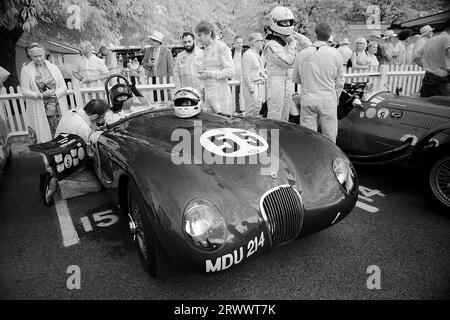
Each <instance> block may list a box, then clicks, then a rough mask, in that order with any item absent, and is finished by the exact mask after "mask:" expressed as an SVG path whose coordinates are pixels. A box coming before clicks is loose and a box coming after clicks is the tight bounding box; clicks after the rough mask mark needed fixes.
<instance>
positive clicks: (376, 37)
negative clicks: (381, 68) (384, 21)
mask: <svg viewBox="0 0 450 320" xmlns="http://www.w3.org/2000/svg"><path fill="white" fill-rule="evenodd" d="M369 42H376V43H377V44H378V46H377V52H376V53H375V57H377V60H378V62H380V61H381V59H382V58H383V51H382V49H381V44H382V39H381V33H380V31H377V30H372V32H371V33H370V35H369Z"/></svg>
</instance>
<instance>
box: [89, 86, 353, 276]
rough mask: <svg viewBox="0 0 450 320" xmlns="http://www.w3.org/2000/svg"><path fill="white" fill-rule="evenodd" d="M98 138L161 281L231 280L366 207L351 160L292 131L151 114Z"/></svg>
mask: <svg viewBox="0 0 450 320" xmlns="http://www.w3.org/2000/svg"><path fill="white" fill-rule="evenodd" d="M110 80H111V78H109V79H107V80H106V81H107V83H106V86H105V87H106V90H107V95H108V98H109V92H112V91H117V90H114V86H113V88H111V90H109V85H108V82H109V81H110ZM124 91H127V92H128V90H124ZM196 103H200V102H196ZM199 106H200V105H199ZM176 107H177V106H175V108H176ZM97 133H98V134H94V135H93V136H92V139H91V147H92V150H93V154H94V167H95V170H96V174H97V176H98V178H99V179H100V180H101V182H102V184H103V185H104V187H105V188H107V189H109V191H110V192H111V193H112V194H113V196H114V198H115V199H116V200H117V201H118V203H119V205H120V208H121V210H122V211H123V213H124V214H126V215H128V217H129V227H130V231H131V233H132V235H133V236H134V238H135V240H136V244H137V248H138V251H139V254H140V257H141V260H142V262H143V265H144V267H145V268H146V270H147V271H148V272H149V273H150V274H151V275H152V276H154V277H164V276H167V275H168V274H170V273H171V272H173V271H174V270H176V269H177V267H175V266H179V267H182V268H187V269H191V270H194V271H199V272H205V273H214V272H218V271H223V270H226V269H228V268H230V267H232V266H235V265H238V264H240V263H243V262H245V261H247V260H248V259H249V258H254V257H256V256H259V255H261V254H262V253H264V252H265V251H267V250H269V249H272V248H276V247H278V246H281V245H283V244H286V243H289V242H292V241H294V240H296V239H299V238H301V237H304V236H306V235H309V234H312V233H315V232H318V231H320V230H322V229H325V228H328V227H330V226H332V225H334V224H336V223H338V222H340V221H341V220H342V219H344V218H345V217H346V216H347V215H348V214H349V213H350V212H351V211H352V209H353V208H354V206H355V203H356V200H357V190H358V181H357V176H356V173H355V170H354V168H353V166H352V164H351V162H350V161H349V160H348V158H347V157H346V156H345V154H344V153H343V152H342V151H341V150H340V149H339V148H338V147H337V146H336V145H335V144H333V143H332V142H330V141H329V140H328V139H326V138H324V137H323V136H321V135H320V134H317V133H316V132H313V131H311V130H308V129H305V128H301V127H299V126H296V125H293V124H288V123H283V122H277V121H272V120H267V119H262V118H243V117H230V116H223V115H217V114H211V113H204V112H201V113H200V114H198V115H196V116H195V117H192V118H180V117H177V116H175V113H174V106H159V107H158V106H152V107H150V108H146V109H143V110H142V109H141V110H140V111H136V112H130V113H128V114H127V115H126V116H125V117H124V116H122V117H121V118H120V119H118V120H117V121H116V122H114V123H112V124H108V125H107V126H106V127H105V128H103V131H99V132H97Z"/></svg>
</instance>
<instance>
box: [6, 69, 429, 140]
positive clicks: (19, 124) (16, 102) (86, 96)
mask: <svg viewBox="0 0 450 320" xmlns="http://www.w3.org/2000/svg"><path fill="white" fill-rule="evenodd" d="M423 75H424V71H423V70H422V69H421V68H420V67H419V66H417V65H415V66H387V65H382V66H380V67H379V68H377V69H376V70H370V71H357V70H348V73H347V74H345V78H346V82H354V81H367V82H372V83H374V86H375V87H379V88H389V90H390V91H391V92H395V91H396V89H397V88H402V92H401V94H402V95H409V96H414V95H417V94H418V92H419V91H420V86H421V82H422V78H423ZM137 83H138V84H137V85H136V87H137V89H138V90H139V91H140V92H141V93H142V94H143V95H144V97H145V98H146V99H147V100H148V101H150V102H151V103H165V102H167V101H168V100H169V99H170V98H171V97H173V94H174V90H175V84H174V83H173V79H172V78H170V79H169V81H166V79H162V81H161V83H160V81H159V79H157V80H156V83H155V84H152V82H151V78H149V79H146V80H144V79H143V78H142V77H141V78H140V79H139V78H138V79H137ZM228 84H229V86H230V90H231V94H232V97H233V99H232V105H233V108H234V109H236V99H235V97H236V87H237V86H238V85H239V82H238V81H229V83H228ZM298 89H299V86H298V85H295V87H294V91H295V92H296V91H298ZM9 92H10V93H8V92H7V90H6V88H2V90H1V91H0V117H2V118H3V119H6V122H7V125H8V129H9V132H10V135H23V134H27V128H26V125H25V119H24V116H25V110H26V104H25V99H24V97H23V95H22V90H21V88H20V86H19V87H17V88H15V89H14V88H13V87H10V88H9ZM12 92H14V93H12ZM66 97H67V102H68V104H69V108H75V107H77V106H84V105H85V104H86V103H87V102H89V101H90V100H92V99H107V98H106V93H105V88H104V83H103V82H101V81H99V82H97V83H96V84H90V86H85V85H84V84H82V83H80V82H79V81H78V80H75V79H73V81H72V82H69V84H68V90H67V93H66Z"/></svg>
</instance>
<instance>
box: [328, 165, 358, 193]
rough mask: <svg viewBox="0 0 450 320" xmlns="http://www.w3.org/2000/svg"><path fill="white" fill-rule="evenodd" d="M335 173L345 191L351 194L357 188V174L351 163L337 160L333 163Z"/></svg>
mask: <svg viewBox="0 0 450 320" xmlns="http://www.w3.org/2000/svg"><path fill="white" fill-rule="evenodd" d="M333 171H334V174H335V175H336V178H337V179H338V181H339V183H340V184H341V185H342V186H343V187H344V189H345V191H347V193H350V191H351V190H353V188H354V186H355V181H354V178H355V173H354V172H353V169H352V167H351V165H350V163H349V162H348V161H347V160H345V159H344V158H336V159H334V161H333Z"/></svg>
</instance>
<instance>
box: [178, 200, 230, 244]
mask: <svg viewBox="0 0 450 320" xmlns="http://www.w3.org/2000/svg"><path fill="white" fill-rule="evenodd" d="M183 229H184V231H185V232H186V234H187V235H188V237H189V238H190V240H191V241H192V243H193V244H194V245H195V246H196V247H197V248H198V249H200V250H205V251H215V250H218V249H220V248H221V247H222V245H223V244H224V243H225V240H226V238H227V234H228V231H227V225H226V223H225V219H224V218H223V216H222V214H221V213H220V212H219V210H218V209H217V208H216V207H215V206H214V205H213V204H212V203H211V202H209V201H207V200H204V199H194V200H192V201H191V202H189V204H188V205H187V206H186V209H185V210H184V215H183Z"/></svg>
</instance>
